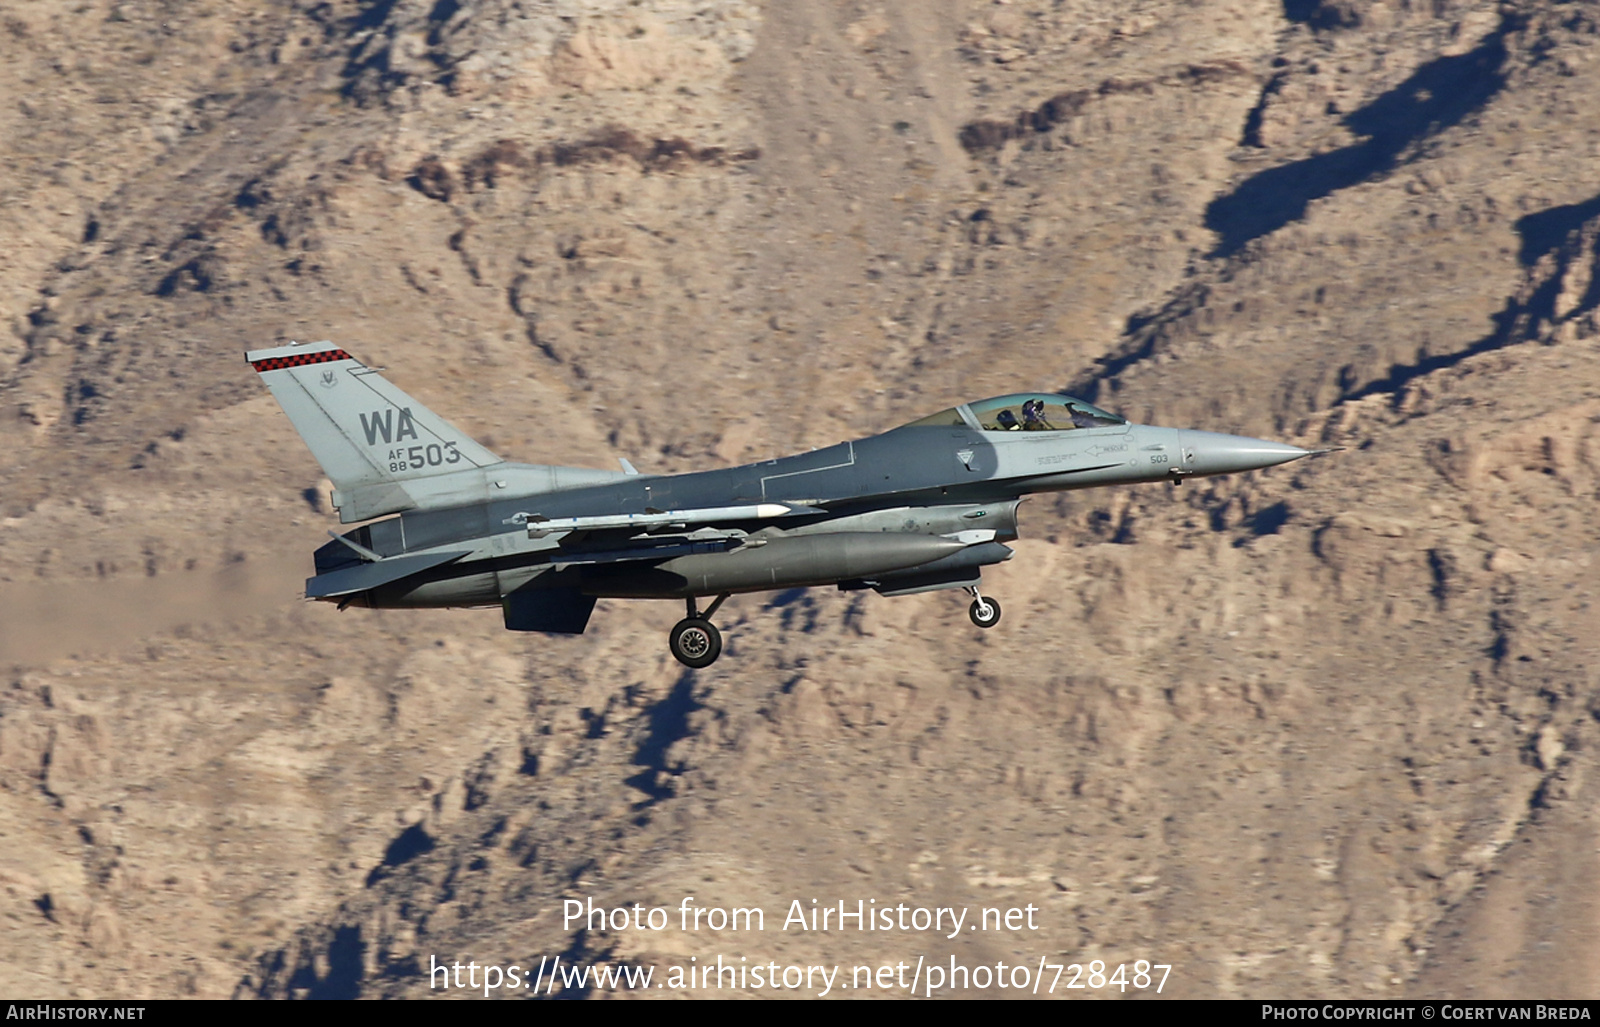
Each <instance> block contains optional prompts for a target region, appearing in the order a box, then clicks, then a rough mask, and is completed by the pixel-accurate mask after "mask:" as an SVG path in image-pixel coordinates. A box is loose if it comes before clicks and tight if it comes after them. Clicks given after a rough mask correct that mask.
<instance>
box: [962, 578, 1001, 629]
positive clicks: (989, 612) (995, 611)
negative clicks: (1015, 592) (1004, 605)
mask: <svg viewBox="0 0 1600 1027" xmlns="http://www.w3.org/2000/svg"><path fill="white" fill-rule="evenodd" d="M965 591H966V593H967V595H969V596H971V597H972V605H971V606H969V607H967V616H968V617H971V618H972V623H974V624H976V625H977V626H978V627H980V628H992V627H994V626H995V625H996V624H999V623H1000V600H998V599H985V598H984V597H983V596H982V595H980V594H979V593H978V586H977V585H968V586H967V587H966V589H965Z"/></svg>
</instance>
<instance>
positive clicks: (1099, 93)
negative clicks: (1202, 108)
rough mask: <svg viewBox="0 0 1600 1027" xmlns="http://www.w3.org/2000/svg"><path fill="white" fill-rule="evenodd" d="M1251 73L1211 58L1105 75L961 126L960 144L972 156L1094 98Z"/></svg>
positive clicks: (1047, 127) (1052, 124) (1062, 119)
mask: <svg viewBox="0 0 1600 1027" xmlns="http://www.w3.org/2000/svg"><path fill="white" fill-rule="evenodd" d="M1250 77H1253V73H1252V72H1251V71H1250V70H1249V69H1248V68H1246V67H1245V66H1244V65H1242V64H1240V63H1238V62H1237V61H1211V62H1209V63H1205V64H1191V65H1188V66H1186V67H1184V68H1182V69H1180V70H1178V71H1176V72H1173V73H1172V74H1170V75H1163V76H1159V77H1155V78H1141V79H1120V78H1108V79H1106V80H1105V81H1103V82H1101V83H1100V84H1099V85H1098V86H1095V87H1094V88H1092V89H1071V90H1068V91H1066V92H1063V93H1057V94H1056V95H1055V96H1052V97H1051V98H1050V99H1048V100H1046V101H1045V102H1044V103H1041V104H1040V105H1039V106H1037V107H1034V108H1032V109H1030V110H1025V111H1022V112H1020V113H1019V114H1017V116H1016V117H1014V118H1012V119H1010V120H1009V121H999V120H993V119H980V120H977V121H969V122H968V123H967V124H965V125H963V126H962V127H961V134H960V139H961V146H962V148H963V149H965V150H966V151H967V152H968V153H970V154H972V155H973V156H975V157H976V156H978V155H980V154H983V153H985V152H988V151H992V150H998V149H1000V148H1001V147H1003V146H1005V144H1006V143H1007V142H1009V141H1010V140H1012V139H1027V138H1029V137H1030V136H1037V135H1043V134H1045V133H1047V132H1049V131H1051V130H1052V129H1054V128H1056V127H1058V126H1060V125H1062V124H1064V123H1066V122H1067V121H1068V120H1070V119H1071V118H1073V117H1076V116H1077V115H1078V114H1080V113H1082V111H1083V110H1084V108H1085V107H1087V106H1088V105H1089V104H1090V103H1092V102H1094V101H1096V100H1102V99H1105V98H1107V97H1112V96H1126V95H1130V94H1134V95H1146V96H1149V95H1154V93H1155V91H1156V90H1157V89H1158V88H1171V87H1190V88H1194V87H1201V86H1207V85H1210V84H1212V83H1215V82H1221V81H1225V80H1227V79H1232V78H1250Z"/></svg>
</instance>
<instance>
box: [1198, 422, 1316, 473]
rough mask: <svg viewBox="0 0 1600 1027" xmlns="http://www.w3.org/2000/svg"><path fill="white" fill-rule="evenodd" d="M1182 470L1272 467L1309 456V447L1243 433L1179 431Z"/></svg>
mask: <svg viewBox="0 0 1600 1027" xmlns="http://www.w3.org/2000/svg"><path fill="white" fill-rule="evenodd" d="M1182 444H1183V457H1184V459H1183V469H1184V470H1185V471H1189V472H1190V473H1192V474H1236V473H1238V472H1240V471H1254V470H1259V469H1260V468H1262V467H1273V466H1276V465H1277V464H1286V463H1288V462H1289V461H1291V460H1298V459H1300V458H1301V457H1303V456H1310V455H1311V454H1312V452H1313V451H1312V450H1309V449H1301V448H1300V447H1299V446H1291V445H1289V444H1288V443H1285V442H1271V441H1269V440H1267V439H1252V438H1250V437H1249V436H1246V435H1219V434H1217V433H1216V432H1208V431H1186V432H1184V433H1183V443H1182Z"/></svg>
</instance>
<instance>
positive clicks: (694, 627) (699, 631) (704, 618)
mask: <svg viewBox="0 0 1600 1027" xmlns="http://www.w3.org/2000/svg"><path fill="white" fill-rule="evenodd" d="M727 598H728V593H727V592H724V593H722V594H721V595H719V596H717V598H716V600H715V601H714V602H712V604H711V605H710V606H708V607H706V612H705V613H703V614H702V613H701V612H700V611H699V608H698V607H697V606H696V604H695V599H694V596H690V597H689V598H688V600H687V602H688V612H689V615H688V616H687V617H685V618H684V619H683V620H680V621H679V622H678V623H676V624H674V625H673V626H672V632H671V633H670V634H669V635H667V645H668V647H669V648H671V650H672V655H673V656H675V657H676V658H677V660H678V662H679V663H681V664H683V665H684V666H685V667H693V668H694V669H696V670H699V669H700V668H701V667H709V666H711V665H712V664H713V663H715V662H717V657H719V656H721V655H722V632H720V631H718V630H717V626H716V625H715V624H713V623H711V615H712V614H714V613H716V612H717V607H719V606H721V605H722V601H723V600H724V599H727Z"/></svg>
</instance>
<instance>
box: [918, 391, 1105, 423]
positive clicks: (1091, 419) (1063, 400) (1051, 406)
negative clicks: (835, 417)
mask: <svg viewBox="0 0 1600 1027" xmlns="http://www.w3.org/2000/svg"><path fill="white" fill-rule="evenodd" d="M1127 423H1128V422H1127V421H1126V420H1125V419H1124V418H1121V417H1118V416H1117V415H1116V414H1111V413H1107V412H1106V411H1104V410H1101V409H1100V408H1099V407H1097V406H1095V405H1094V404H1092V403H1086V402H1084V401H1083V400H1081V399H1074V398H1073V397H1071V396H1062V395H1059V394H1057V393H1053V392H1019V393H1017V394H1016V395H1012V396H996V397H995V398H993V399H985V400H980V401H979V402H977V403H963V404H962V405H961V406H958V407H951V408H950V409H949V410H941V411H939V412H938V413H937V414H933V415H932V416H929V417H924V418H922V419H921V420H917V421H912V422H911V423H910V424H908V425H906V426H905V427H907V428H928V427H955V428H979V429H982V430H983V431H1071V430H1072V429H1074V428H1106V427H1110V426H1112V425H1119V424H1127Z"/></svg>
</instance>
